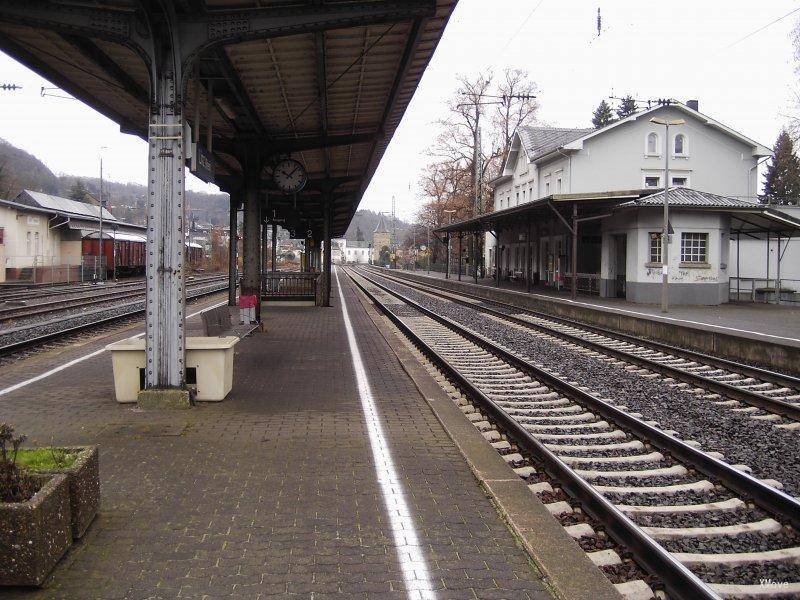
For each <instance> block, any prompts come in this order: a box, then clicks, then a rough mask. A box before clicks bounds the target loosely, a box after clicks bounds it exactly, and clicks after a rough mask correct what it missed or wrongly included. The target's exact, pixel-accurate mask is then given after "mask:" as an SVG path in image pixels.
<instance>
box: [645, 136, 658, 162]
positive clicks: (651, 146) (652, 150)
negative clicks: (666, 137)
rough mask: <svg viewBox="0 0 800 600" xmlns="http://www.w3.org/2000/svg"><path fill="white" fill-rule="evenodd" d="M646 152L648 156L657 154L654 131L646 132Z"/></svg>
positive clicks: (656, 139) (656, 138)
mask: <svg viewBox="0 0 800 600" xmlns="http://www.w3.org/2000/svg"><path fill="white" fill-rule="evenodd" d="M647 154H648V155H649V156H657V155H658V134H657V133H656V132H654V131H651V132H650V133H648V134H647Z"/></svg>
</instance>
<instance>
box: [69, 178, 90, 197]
mask: <svg viewBox="0 0 800 600" xmlns="http://www.w3.org/2000/svg"><path fill="white" fill-rule="evenodd" d="M88 196H89V190H87V189H86V186H85V185H84V184H83V181H81V180H80V179H76V180H75V183H74V184H73V186H72V187H71V188H70V190H69V197H70V198H72V199H73V200H77V201H78V202H86V200H87V197H88Z"/></svg>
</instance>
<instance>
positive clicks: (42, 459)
mask: <svg viewBox="0 0 800 600" xmlns="http://www.w3.org/2000/svg"><path fill="white" fill-rule="evenodd" d="M77 458H78V454H77V452H68V451H67V450H64V449H63V448H20V449H19V453H18V454H17V464H18V465H19V466H20V467H22V468H24V469H29V470H31V471H56V470H60V469H68V468H69V467H71V466H72V465H73V464H75V460H76V459H77Z"/></svg>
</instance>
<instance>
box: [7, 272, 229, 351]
mask: <svg viewBox="0 0 800 600" xmlns="http://www.w3.org/2000/svg"><path fill="white" fill-rule="evenodd" d="M227 289H228V286H227V285H225V286H224V287H219V288H215V289H213V290H205V291H202V292H199V293H197V294H191V295H187V298H186V299H187V300H194V299H195V298H202V297H203V296H210V295H211V294H216V293H218V292H222V291H225V290H227ZM187 292H188V290H187ZM145 310H146V309H144V308H141V309H137V310H132V311H129V312H126V313H123V314H120V315H112V316H110V317H103V318H100V319H97V320H95V321H91V322H89V323H82V324H80V325H74V326H72V327H68V328H66V329H61V330H59V331H55V332H51V333H45V334H43V335H39V336H36V337H33V338H28V339H26V340H21V341H19V342H13V343H11V344H6V345H5V346H0V357H1V356H8V355H10V354H14V353H15V352H19V351H20V350H23V349H25V348H28V347H30V346H35V345H37V344H42V343H45V342H49V341H51V340H54V339H56V338H59V337H63V336H66V335H70V334H73V333H78V332H81V331H83V330H85V329H89V328H91V327H97V326H99V325H105V324H107V323H113V322H115V321H119V320H121V319H124V318H126V317H131V316H133V315H137V314H139V313H143V312H145ZM98 312H99V311H98ZM80 316H86V315H85V314H84V315H80Z"/></svg>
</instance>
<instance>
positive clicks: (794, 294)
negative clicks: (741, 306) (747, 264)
mask: <svg viewBox="0 0 800 600" xmlns="http://www.w3.org/2000/svg"><path fill="white" fill-rule="evenodd" d="M729 286H730V287H729V296H728V298H729V299H730V300H734V301H740V302H763V303H765V304H796V303H798V302H800V292H799V291H800V279H784V278H781V279H766V278H763V277H761V278H759V277H731V278H730V284H729ZM778 290H780V292H778Z"/></svg>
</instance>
